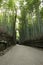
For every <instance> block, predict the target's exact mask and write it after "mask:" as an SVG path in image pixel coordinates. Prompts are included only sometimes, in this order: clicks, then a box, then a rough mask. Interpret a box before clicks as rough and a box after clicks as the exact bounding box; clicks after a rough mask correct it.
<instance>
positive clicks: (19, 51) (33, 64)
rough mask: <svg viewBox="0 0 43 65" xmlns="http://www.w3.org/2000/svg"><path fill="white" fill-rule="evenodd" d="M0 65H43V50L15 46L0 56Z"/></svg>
mask: <svg viewBox="0 0 43 65" xmlns="http://www.w3.org/2000/svg"><path fill="white" fill-rule="evenodd" d="M0 65H43V50H41V49H37V48H32V47H29V46H23V45H15V46H13V48H11V49H10V50H9V51H8V52H7V53H6V54H5V55H3V56H0Z"/></svg>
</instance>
